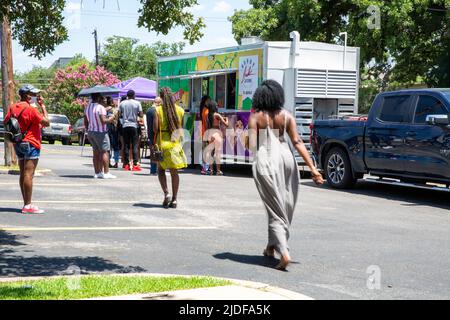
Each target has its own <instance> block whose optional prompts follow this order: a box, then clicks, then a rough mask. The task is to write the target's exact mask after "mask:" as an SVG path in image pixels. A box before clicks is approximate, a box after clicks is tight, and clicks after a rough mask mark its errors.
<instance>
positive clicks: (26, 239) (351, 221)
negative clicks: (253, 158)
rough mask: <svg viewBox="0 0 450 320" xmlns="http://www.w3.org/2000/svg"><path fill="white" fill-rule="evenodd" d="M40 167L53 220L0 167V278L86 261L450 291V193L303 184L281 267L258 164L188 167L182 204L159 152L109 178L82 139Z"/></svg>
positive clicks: (317, 294)
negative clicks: (211, 169)
mask: <svg viewBox="0 0 450 320" xmlns="http://www.w3.org/2000/svg"><path fill="white" fill-rule="evenodd" d="M0 157H1V158H3V154H0ZM40 167H41V168H46V169H51V170H52V173H51V174H50V175H45V176H42V177H37V178H36V179H35V192H34V200H35V201H34V202H35V203H36V204H38V205H39V206H40V207H42V208H44V209H46V211H47V213H46V214H45V215H42V216H24V215H21V214H20V208H21V196H20V189H19V186H18V181H17V180H18V177H17V176H12V175H0V186H1V190H2V193H1V195H0V243H1V249H0V277H13V276H36V275H57V274H61V273H64V271H65V270H67V269H68V268H69V267H71V266H78V267H79V268H81V270H82V271H83V272H85V273H92V272H106V273H109V272H144V271H145V272H154V273H170V274H200V275H214V276H223V277H230V278H237V279H243V280H253V281H260V282H265V283H269V284H273V285H275V286H279V287H283V288H286V289H290V290H294V291H297V292H300V293H303V294H306V295H308V296H311V297H313V298H317V299H335V298H337V299H361V298H364V299H400V298H403V299H405V298H406V299H449V298H450V278H449V277H448V266H449V265H450V250H448V246H449V244H450V233H449V230H450V210H449V209H450V200H449V198H450V197H449V194H448V193H443V192H433V191H426V190H418V189H411V188H404V187H396V186H385V185H378V184H374V183H367V182H360V183H358V185H357V187H356V189H354V190H347V191H337V190H332V189H330V188H328V187H327V186H324V187H316V186H314V184H313V183H312V181H310V180H302V182H301V193H300V202H299V205H298V208H297V211H296V214H295V217H294V223H293V226H292V228H291V239H290V245H291V251H292V256H293V258H294V260H295V261H296V262H295V263H294V264H292V266H291V267H290V268H289V272H279V271H276V270H274V269H273V268H272V267H273V266H274V265H275V264H276V261H272V260H270V259H268V258H264V257H262V255H261V253H262V249H263V248H264V246H265V242H266V237H267V231H266V230H267V221H266V216H265V212H264V209H263V206H262V203H261V201H260V199H259V196H258V193H257V191H256V188H255V186H254V182H253V179H252V177H251V172H250V170H249V168H247V167H237V168H236V167H228V168H225V170H224V171H225V173H226V176H225V177H205V176H201V175H200V174H199V172H198V171H195V170H185V171H184V172H183V173H182V174H181V191H180V195H179V209H178V210H176V211H174V210H165V209H163V208H161V206H160V204H161V202H162V200H163V199H162V195H161V191H160V187H159V183H158V181H157V177H154V176H149V175H148V171H149V164H148V160H145V161H144V163H143V168H144V171H143V172H140V173H134V172H133V173H132V172H123V171H121V170H116V171H114V174H115V175H117V176H118V179H117V180H113V181H98V180H93V179H92V175H93V172H92V165H91V158H90V148H89V147H87V148H85V150H84V153H83V156H81V148H80V147H78V146H60V145H53V146H49V145H45V146H44V150H43V152H42V159H41V162H40ZM374 270H375V271H374ZM374 272H375V273H374ZM374 274H375V276H376V277H375V278H374V282H371V281H369V277H370V276H371V275H374ZM368 281H369V283H368ZM371 284H373V285H371ZM378 284H379V287H378Z"/></svg>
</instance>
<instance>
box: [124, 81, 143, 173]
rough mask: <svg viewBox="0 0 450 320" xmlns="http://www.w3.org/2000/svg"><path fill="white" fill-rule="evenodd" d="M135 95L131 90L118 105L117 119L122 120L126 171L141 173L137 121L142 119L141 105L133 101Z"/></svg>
mask: <svg viewBox="0 0 450 320" xmlns="http://www.w3.org/2000/svg"><path fill="white" fill-rule="evenodd" d="M135 97H136V94H135V92H134V91H133V90H130V91H128V93H127V100H124V101H123V102H121V103H120V106H119V117H120V118H122V119H123V140H124V144H125V162H124V169H125V170H126V171H130V170H132V171H141V167H140V165H139V155H138V143H139V141H138V138H139V134H138V128H139V125H138V121H139V117H140V118H142V117H144V112H143V111H142V105H141V103H140V102H139V101H137V100H135ZM130 148H132V150H133V168H132V169H131V167H130Z"/></svg>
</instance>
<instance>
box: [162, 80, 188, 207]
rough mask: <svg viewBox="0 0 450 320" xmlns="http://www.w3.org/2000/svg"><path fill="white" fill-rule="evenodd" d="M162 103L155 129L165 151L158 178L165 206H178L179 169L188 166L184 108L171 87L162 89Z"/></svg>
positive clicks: (163, 151)
mask: <svg viewBox="0 0 450 320" xmlns="http://www.w3.org/2000/svg"><path fill="white" fill-rule="evenodd" d="M160 97H161V99H162V101H163V103H162V105H161V106H159V107H157V108H156V115H157V116H156V117H155V119H154V131H155V132H156V135H157V137H156V140H155V142H156V144H157V145H158V147H159V149H160V150H161V151H162V153H163V160H162V161H160V162H159V163H158V178H159V183H160V184H161V188H162V190H163V192H164V202H163V207H164V208H166V209H167V208H174V209H175V208H176V207H177V196H178V189H179V186H180V177H179V175H178V170H179V169H183V168H186V167H187V159H186V155H185V154H184V151H183V146H182V140H183V134H184V131H183V117H184V110H183V108H181V107H180V106H178V105H176V104H174V102H173V100H172V92H171V90H170V88H168V87H164V88H162V89H161V91H160ZM166 170H169V171H170V175H171V177H172V198H171V197H170V195H169V189H168V187H167V179H166Z"/></svg>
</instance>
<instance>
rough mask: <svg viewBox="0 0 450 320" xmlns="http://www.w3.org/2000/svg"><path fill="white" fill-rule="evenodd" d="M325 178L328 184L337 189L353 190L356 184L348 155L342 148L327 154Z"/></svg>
mask: <svg viewBox="0 0 450 320" xmlns="http://www.w3.org/2000/svg"><path fill="white" fill-rule="evenodd" d="M325 176H326V178H327V181H328V184H329V185H330V186H332V187H333V188H337V189H346V188H351V187H352V186H353V185H354V184H355V183H356V179H355V178H353V173H352V166H351V164H350V160H349V158H348V155H347V153H346V152H345V151H344V150H342V149H341V148H334V149H332V150H331V151H330V152H329V153H328V154H327V157H326V159H325Z"/></svg>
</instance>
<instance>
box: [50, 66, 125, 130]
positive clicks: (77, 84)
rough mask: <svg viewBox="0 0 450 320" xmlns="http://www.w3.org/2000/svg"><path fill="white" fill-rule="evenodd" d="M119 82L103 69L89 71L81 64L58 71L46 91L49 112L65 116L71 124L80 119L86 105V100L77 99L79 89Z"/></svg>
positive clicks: (87, 67)
mask: <svg viewBox="0 0 450 320" xmlns="http://www.w3.org/2000/svg"><path fill="white" fill-rule="evenodd" d="M119 82H120V80H119V79H118V78H117V77H116V76H115V75H114V74H112V73H111V72H109V71H107V70H106V69H105V68H103V67H96V68H95V69H90V68H89V66H87V65H85V64H83V65H81V66H79V67H77V68H74V67H70V66H69V67H67V68H66V69H59V70H58V71H57V72H56V74H55V77H54V79H53V80H52V81H51V83H50V86H49V88H48V90H47V92H48V96H49V102H50V104H49V107H50V108H49V111H50V112H56V113H61V114H65V115H66V116H67V117H68V118H69V119H70V122H71V123H74V122H75V121H76V120H77V119H79V118H80V117H82V115H83V109H84V107H85V106H86V105H87V100H86V99H78V98H77V94H78V92H80V90H81V89H83V88H87V87H92V86H95V85H105V86H111V85H114V84H116V83H119Z"/></svg>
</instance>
